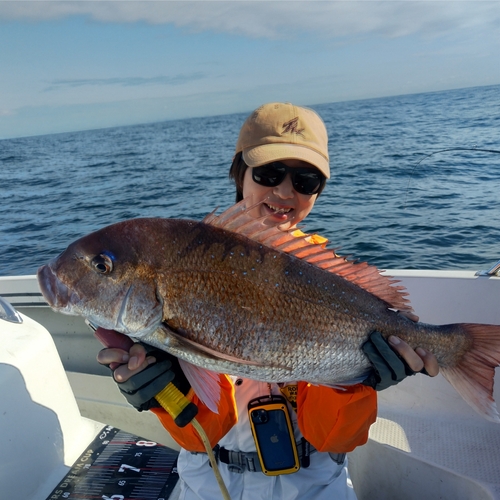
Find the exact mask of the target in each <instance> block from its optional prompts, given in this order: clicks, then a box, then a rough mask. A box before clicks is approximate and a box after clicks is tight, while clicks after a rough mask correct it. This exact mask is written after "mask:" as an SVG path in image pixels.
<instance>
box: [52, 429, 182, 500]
mask: <svg viewBox="0 0 500 500" xmlns="http://www.w3.org/2000/svg"><path fill="white" fill-rule="evenodd" d="M178 454H179V452H178V451H176V450H172V449H171V448H167V447H166V446H163V445H161V444H158V443H155V442H154V441H147V440H145V439H143V438H140V437H138V436H134V435H133V434H129V433H128V432H124V431H122V430H120V429H116V428H115V427H111V426H106V427H104V428H103V429H102V431H101V432H100V433H99V435H98V436H97V437H96V438H95V439H94V441H93V442H92V443H91V444H90V445H89V447H88V448H87V449H86V450H85V451H84V452H83V453H82V455H81V456H80V458H79V459H78V460H77V461H76V462H75V463H74V464H73V466H72V467H71V469H70V471H69V472H68V474H66V476H65V477H64V479H63V480H62V481H60V482H59V484H58V485H57V487H56V488H54V491H53V492H52V493H51V494H50V495H49V496H48V497H47V500H63V499H65V500H66V499H70V500H72V499H74V500H77V499H78V500H94V499H99V500H166V499H168V497H169V496H170V494H171V493H172V490H173V489H174V487H175V485H176V483H177V480H178V479H179V476H178V474H177V456H178Z"/></svg>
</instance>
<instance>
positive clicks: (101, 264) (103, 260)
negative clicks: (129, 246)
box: [91, 253, 113, 274]
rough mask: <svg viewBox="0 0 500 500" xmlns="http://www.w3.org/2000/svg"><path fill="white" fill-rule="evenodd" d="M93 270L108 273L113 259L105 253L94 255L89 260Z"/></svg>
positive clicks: (111, 267)
mask: <svg viewBox="0 0 500 500" xmlns="http://www.w3.org/2000/svg"><path fill="white" fill-rule="evenodd" d="M91 265H92V268H93V269H94V271H97V272H98V273H99V274H109V273H110V272H111V271H112V270H113V259H111V257H110V256H109V255H106V254H105V253H101V254H99V255H96V256H95V257H94V258H93V259H92V262H91Z"/></svg>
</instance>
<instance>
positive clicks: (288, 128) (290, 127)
mask: <svg viewBox="0 0 500 500" xmlns="http://www.w3.org/2000/svg"><path fill="white" fill-rule="evenodd" d="M298 124H299V117H298V116H296V117H295V118H292V119H291V120H290V121H288V122H285V123H283V125H282V126H283V130H282V131H281V133H282V134H288V133H290V134H296V135H301V136H302V137H304V134H303V133H302V132H303V131H304V130H305V129H303V128H300V129H299V128H298Z"/></svg>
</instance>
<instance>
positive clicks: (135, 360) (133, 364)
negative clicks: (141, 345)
mask: <svg viewBox="0 0 500 500" xmlns="http://www.w3.org/2000/svg"><path fill="white" fill-rule="evenodd" d="M138 363H139V359H138V358H137V356H132V357H131V358H130V360H129V362H128V367H129V368H130V370H135V369H136V368H137V366H138Z"/></svg>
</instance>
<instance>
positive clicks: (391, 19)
mask: <svg viewBox="0 0 500 500" xmlns="http://www.w3.org/2000/svg"><path fill="white" fill-rule="evenodd" d="M69 16H85V17H87V18H88V19H90V20H93V21H96V22H103V23H136V22H145V23H149V24H173V25H175V26H178V27H180V28H183V29H186V30H188V31H194V32H202V31H207V30H209V31H215V32H222V33H230V34H235V35H245V36H249V37H254V38H270V39H279V38H285V39H286V38H290V37H299V36H302V35H304V34H305V33H315V34H317V35H319V36H321V37H323V38H338V37H345V36H353V35H355V36H359V35H368V34H377V35H380V36H384V37H401V36H406V35H412V34H422V35H425V36H437V35H442V34H445V33H448V32H451V31H454V30H457V29H458V30H461V29H474V28H477V27H479V26H481V27H482V28H484V27H485V26H487V25H489V26H491V27H492V28H494V29H496V28H497V27H498V26H500V9H499V8H498V2H497V1H472V0H470V1H454V0H440V1H428V0H416V1H413V0H395V1H378V0H362V1H354V0H352V1H307V2H304V1H276V0H275V1H253V2H247V1H217V2H213V1H197V2H193V1H167V0H164V1H144V0H142V1H133V0H130V1H123V0H122V1H104V2H103V1H92V0H79V1H71V2H66V1H52V2H50V1H43V0H36V1H14V2H0V20H27V21H39V22H40V21H46V20H50V19H60V18H64V17H69Z"/></svg>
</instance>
